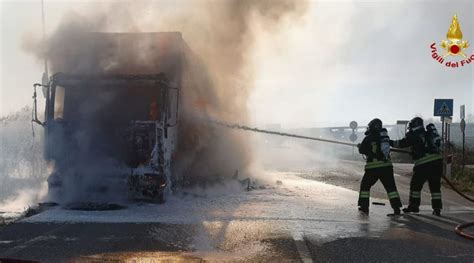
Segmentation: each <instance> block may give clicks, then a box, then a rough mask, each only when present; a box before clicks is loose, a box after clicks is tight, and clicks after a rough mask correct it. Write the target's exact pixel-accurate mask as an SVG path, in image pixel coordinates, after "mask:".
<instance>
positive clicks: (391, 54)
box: [0, 0, 474, 127]
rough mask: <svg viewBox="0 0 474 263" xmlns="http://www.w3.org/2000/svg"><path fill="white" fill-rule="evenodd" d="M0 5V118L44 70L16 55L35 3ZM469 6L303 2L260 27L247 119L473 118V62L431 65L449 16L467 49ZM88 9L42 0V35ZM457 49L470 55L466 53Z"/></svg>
mask: <svg viewBox="0 0 474 263" xmlns="http://www.w3.org/2000/svg"><path fill="white" fill-rule="evenodd" d="M0 2H1V5H0V8H1V47H0V49H1V67H2V68H1V71H0V72H1V75H0V78H1V87H0V116H3V115H6V114H9V113H11V112H13V111H15V110H16V109H18V108H20V107H22V106H24V105H30V104H31V93H32V84H33V83H34V82H38V81H40V80H41V74H42V71H43V69H42V63H41V62H40V61H36V60H35V58H34V57H33V56H31V55H29V54H26V53H25V52H24V51H22V41H23V39H24V38H25V36H27V35H28V34H34V35H36V36H37V35H38V34H39V32H40V31H41V9H40V1H39V0H38V1H5V0H0ZM103 2H104V1H102V3H103ZM109 2H110V1H109ZM168 2H169V1H168ZM472 2H473V1H422V2H421V1H365V2H361V1H343V2H335V1H331V2H329V1H323V2H311V6H310V10H309V11H308V13H307V14H306V16H305V17H303V18H301V20H298V21H292V20H289V21H285V22H284V23H283V24H282V27H283V30H282V31H281V32H280V33H275V32H272V33H268V32H267V33H266V32H264V31H263V30H262V33H261V34H262V38H260V39H259V41H257V43H255V47H254V49H253V52H252V61H253V63H254V67H255V69H256V74H255V75H256V82H255V88H254V91H253V93H252V95H251V97H250V99H249V102H248V106H249V109H250V113H251V115H252V117H253V119H254V120H256V122H257V123H258V124H260V125H263V124H267V123H280V124H282V125H283V126H284V127H293V126H298V127H301V126H304V127H310V126H315V125H319V126H321V125H345V124H346V123H348V122H349V121H350V120H357V121H359V122H360V123H361V124H364V123H365V122H367V121H368V120H370V119H371V118H373V117H379V118H381V119H383V120H384V121H385V122H386V123H393V122H395V121H396V120H397V119H409V118H411V117H413V115H415V114H420V115H422V116H424V117H432V114H433V99H434V98H453V99H454V101H455V118H458V117H459V105H461V104H466V108H467V111H468V113H472V112H473V109H474V92H473V89H474V86H473V77H474V62H473V63H471V64H470V65H467V66H465V67H460V68H455V69H452V68H447V67H445V66H443V65H440V64H438V63H437V62H436V61H434V60H433V59H432V58H431V49H430V45H431V43H433V42H436V43H437V45H439V43H440V41H441V40H443V39H445V38H446V32H447V30H448V28H449V25H450V23H451V19H452V16H453V15H454V14H457V15H458V17H459V21H460V23H461V29H462V31H463V33H464V39H465V40H468V41H470V43H472V45H474V17H473V15H474V4H473V3H472ZM91 5H96V6H101V4H99V2H98V1H74V2H73V1H63V2H61V1H50V0H45V7H46V10H45V11H46V26H47V32H48V33H51V32H52V31H53V30H54V29H55V28H56V27H57V25H58V24H59V21H60V19H61V17H63V15H64V14H65V13H66V12H67V11H69V10H76V11H78V12H81V11H82V12H83V11H84V10H86V9H87V8H89V7H90V6H91ZM178 8H179V7H178ZM171 30H172V29H171ZM171 30H169V31H171ZM255 30H258V28H256V29H255ZM183 37H184V38H185V39H186V36H183ZM188 44H189V45H190V46H191V48H192V43H188ZM438 49H440V47H439V46H438ZM465 52H466V54H468V55H472V54H474V46H472V47H469V48H468V49H467V50H465ZM439 53H443V51H442V50H439ZM447 59H448V60H453V61H459V60H461V58H460V57H451V58H449V57H448V58H447ZM227 121H232V120H227Z"/></svg>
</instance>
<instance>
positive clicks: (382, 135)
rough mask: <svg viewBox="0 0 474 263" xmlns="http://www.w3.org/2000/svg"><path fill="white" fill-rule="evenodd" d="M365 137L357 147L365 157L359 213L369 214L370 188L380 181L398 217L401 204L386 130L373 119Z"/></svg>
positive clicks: (379, 122)
mask: <svg viewBox="0 0 474 263" xmlns="http://www.w3.org/2000/svg"><path fill="white" fill-rule="evenodd" d="M365 135H366V137H365V138H364V140H363V141H362V143H361V144H359V145H358V148H359V153H361V154H363V155H365V156H366V157H367V163H366V165H365V173H364V176H363V177H362V181H361V183H360V192H359V202H358V205H359V211H360V212H362V213H364V214H366V215H367V214H368V213H369V199H370V188H371V187H372V186H373V185H374V184H375V183H376V182H377V181H378V180H380V181H381V182H382V184H383V186H384V188H385V190H386V191H387V195H388V198H389V200H390V205H391V206H392V208H393V212H394V213H393V214H394V215H399V214H400V208H401V207H402V202H401V201H400V195H399V194H398V191H397V186H396V185H395V178H394V176H393V166H392V162H391V160H390V144H389V141H390V138H389V137H388V134H387V129H385V128H382V121H381V120H379V119H373V120H372V121H370V122H369V125H368V127H367V131H366V132H365Z"/></svg>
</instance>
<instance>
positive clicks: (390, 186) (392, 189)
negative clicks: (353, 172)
mask: <svg viewBox="0 0 474 263" xmlns="http://www.w3.org/2000/svg"><path fill="white" fill-rule="evenodd" d="M378 180H380V181H381V182H382V185H383V187H384V188H385V191H387V195H388V199H389V200H390V205H391V206H392V208H394V209H395V208H400V207H402V202H401V200H400V195H399V194H398V191H397V186H396V184H395V178H394V176H393V167H391V166H387V167H380V168H373V169H366V170H365V173H364V177H362V181H361V183H360V192H359V202H358V205H359V206H360V207H363V208H368V207H369V203H370V188H371V187H372V186H373V185H374V184H375V183H376V182H377V181H378Z"/></svg>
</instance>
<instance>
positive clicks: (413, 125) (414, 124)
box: [408, 117, 423, 130]
mask: <svg viewBox="0 0 474 263" xmlns="http://www.w3.org/2000/svg"><path fill="white" fill-rule="evenodd" d="M408 127H409V128H410V129H412V130H416V129H418V128H419V127H423V119H422V118H420V117H415V118H413V119H411V121H410V123H408Z"/></svg>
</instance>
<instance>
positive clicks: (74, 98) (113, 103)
mask: <svg viewBox="0 0 474 263" xmlns="http://www.w3.org/2000/svg"><path fill="white" fill-rule="evenodd" d="M141 36H144V37H145V38H150V37H151V38H154V37H156V39H157V41H158V42H160V41H159V40H160V39H161V40H163V39H169V38H170V37H171V38H175V39H178V41H182V38H181V34H180V33H146V34H144V35H143V34H140V33H136V34H107V33H101V34H100V35H95V36H94V37H95V38H96V39H99V40H101V39H102V38H104V37H105V38H109V39H110V38H117V37H118V38H121V39H123V38H126V39H127V40H128V39H130V38H137V37H138V38H140V37H141ZM174 53H175V54H172V56H174V57H173V59H176V60H178V61H181V60H182V58H180V57H179V56H181V55H182V54H181V53H180V52H174ZM165 55H169V54H165ZM177 56H178V57H177ZM168 59H169V57H168ZM175 64H176V63H175ZM158 70H159V71H160V72H156V73H153V74H143V75H131V74H121V73H120V74H81V75H78V74H74V73H72V74H71V73H56V74H54V75H53V76H52V77H51V78H49V80H48V81H47V82H46V83H44V82H45V81H44V80H43V83H42V84H34V88H35V90H34V95H33V99H34V109H33V110H34V117H33V121H34V122H36V123H38V124H40V125H42V126H43V127H44V129H45V158H46V159H47V160H48V161H50V162H52V163H54V171H53V172H52V173H51V174H50V176H49V178H48V186H49V192H50V194H52V195H53V196H58V197H59V198H61V197H60V196H61V195H62V194H64V193H63V192H62V191H64V189H63V186H64V184H65V183H66V182H65V181H66V177H67V176H71V175H70V173H71V171H70V170H71V167H74V166H75V165H76V163H78V162H81V159H85V160H86V161H84V162H85V163H87V162H89V160H97V159H105V158H106V159H107V160H112V161H114V162H117V163H121V164H122V165H124V169H123V171H124V172H123V174H116V172H115V173H113V174H112V177H114V178H112V179H111V180H115V181H114V183H113V184H116V183H117V182H118V184H119V186H118V187H119V188H120V187H123V188H124V189H125V186H126V189H127V190H126V191H127V192H128V197H129V198H130V199H139V200H148V201H153V202H164V200H165V196H166V194H165V192H166V191H167V189H169V186H170V185H171V183H172V182H173V181H174V180H176V178H174V177H173V172H172V170H173V163H172V162H173V158H174V152H175V150H176V144H177V139H178V138H177V136H178V132H177V129H178V119H179V115H178V112H179V93H180V86H181V79H180V78H181V67H179V70H176V68H174V69H173V71H174V75H173V74H171V75H173V76H171V79H170V76H169V75H170V74H167V72H166V71H169V69H167V68H165V69H160V68H159V67H157V71H158ZM176 72H178V73H176ZM37 87H42V90H43V94H44V97H45V99H46V103H45V118H44V121H40V120H39V119H38V117H37V106H36V89H37ZM84 147H86V150H83V148H84ZM81 151H83V152H82V153H81ZM81 170H82V168H79V169H76V170H74V171H73V172H72V173H73V175H72V177H75V178H77V177H81V176H82V174H81V173H82V171H81ZM119 173H120V172H119ZM96 176H101V179H100V180H98V181H100V182H101V183H100V184H99V185H97V184H95V185H94V186H93V187H92V188H94V189H92V190H94V191H99V192H100V191H107V188H108V187H111V185H112V183H109V179H110V178H108V175H102V174H100V175H96ZM109 177H110V176H109ZM117 178H118V180H117ZM113 187H117V186H113Z"/></svg>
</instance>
